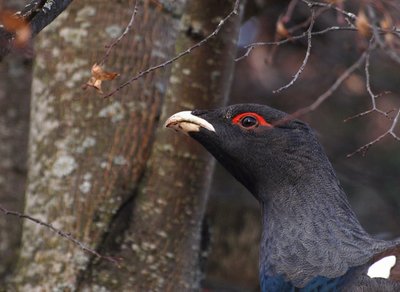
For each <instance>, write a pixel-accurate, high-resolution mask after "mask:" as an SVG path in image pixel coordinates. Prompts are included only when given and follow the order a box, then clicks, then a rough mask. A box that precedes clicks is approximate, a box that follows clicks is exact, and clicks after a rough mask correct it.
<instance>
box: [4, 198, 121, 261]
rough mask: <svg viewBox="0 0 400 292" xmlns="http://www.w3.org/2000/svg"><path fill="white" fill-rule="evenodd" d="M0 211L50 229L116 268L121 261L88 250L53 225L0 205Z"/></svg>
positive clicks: (83, 244) (81, 243) (85, 246)
mask: <svg viewBox="0 0 400 292" xmlns="http://www.w3.org/2000/svg"><path fill="white" fill-rule="evenodd" d="M0 211H1V212H3V213H4V214H5V215H11V216H16V217H19V218H20V219H27V220H29V221H32V222H34V223H36V224H39V225H42V226H44V227H46V228H48V229H50V230H51V231H53V232H54V233H56V234H57V235H58V236H61V237H63V238H65V239H67V240H68V241H70V242H72V243H73V244H75V245H77V246H78V247H79V248H80V249H81V250H83V251H85V252H87V253H90V254H92V255H94V256H96V257H98V258H100V259H105V260H107V261H109V262H111V263H113V264H115V265H117V266H119V264H120V262H121V260H122V259H120V258H114V257H110V256H103V255H101V254H99V253H98V252H97V251H95V250H93V249H91V248H89V247H88V246H87V245H86V244H85V243H83V242H81V241H79V240H78V239H76V238H74V237H73V236H72V235H71V234H69V233H66V232H64V231H62V230H60V229H58V228H56V227H54V226H53V225H51V224H49V223H46V222H44V221H42V220H39V219H37V218H34V217H31V216H29V215H26V214H22V213H19V212H16V211H10V210H8V209H6V208H4V207H3V206H2V205H0Z"/></svg>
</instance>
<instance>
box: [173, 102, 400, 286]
mask: <svg viewBox="0 0 400 292" xmlns="http://www.w3.org/2000/svg"><path fill="white" fill-rule="evenodd" d="M165 126H166V127H169V128H172V129H175V130H177V131H180V132H183V133H185V134H187V135H189V136H190V137H192V138H193V139H194V140H196V141H197V142H199V143H200V144H201V145H203V146H204V147H205V149H206V150H207V151H209V152H210V153H211V154H212V155H213V156H214V157H215V158H216V159H217V160H218V161H219V162H220V163H221V164H222V165H223V166H224V167H225V168H226V169H227V170H228V171H229V172H230V173H231V174H232V175H233V176H234V177H235V178H236V179H237V180H238V181H239V182H241V183H242V184H243V185H244V186H245V187H246V188H247V189H248V190H249V191H250V192H251V193H252V194H253V195H254V197H255V198H256V199H257V200H258V202H259V203H260V205H261V211H262V237H261V242H260V262H259V272H260V276H259V277H260V286H261V290H262V291H400V263H399V262H400V240H393V241H384V240H379V239H375V238H373V237H372V236H371V235H369V234H368V233H367V232H366V231H365V230H364V229H363V227H362V226H361V225H360V223H359V221H358V220H357V218H356V215H355V213H354V212H353V211H352V209H351V206H350V204H349V202H348V200H347V197H346V194H345V192H344V191H343V189H342V187H341V185H340V183H339V181H338V179H337V178H336V174H335V171H334V169H333V168H332V165H331V164H330V162H329V160H328V158H327V156H326V154H325V152H324V150H323V148H322V146H321V144H320V143H319V142H318V140H317V138H316V136H315V134H314V131H313V130H312V129H311V128H310V127H309V126H308V125H307V124H305V123H303V122H301V121H299V120H296V119H288V115H287V114H286V113H284V112H281V111H279V110H276V109H273V108H271V107H268V106H265V105H257V104H238V105H232V106H228V107H224V108H220V109H213V110H194V111H183V112H179V113H176V114H174V115H173V116H171V117H170V118H169V119H168V120H167V121H166V123H165Z"/></svg>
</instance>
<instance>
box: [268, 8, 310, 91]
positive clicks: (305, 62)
mask: <svg viewBox="0 0 400 292" xmlns="http://www.w3.org/2000/svg"><path fill="white" fill-rule="evenodd" d="M314 23H315V10H314V9H312V10H311V21H310V26H309V27H308V30H307V51H306V55H305V57H304V60H303V62H302V64H301V66H300V68H299V70H298V71H297V72H296V74H295V75H294V76H293V78H292V80H291V81H290V82H289V83H288V84H286V85H284V86H282V87H280V88H278V89H276V90H274V91H272V92H273V93H279V92H281V91H282V90H284V89H287V88H289V87H290V86H292V85H293V84H294V83H295V82H296V80H297V79H298V78H299V76H300V74H301V73H302V72H303V71H304V68H305V67H306V65H307V62H308V58H309V57H310V52H311V40H312V33H311V32H312V29H313V26H314Z"/></svg>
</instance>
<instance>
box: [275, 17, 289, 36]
mask: <svg viewBox="0 0 400 292" xmlns="http://www.w3.org/2000/svg"><path fill="white" fill-rule="evenodd" d="M276 37H277V39H285V38H288V37H290V33H289V31H288V30H287V28H286V26H285V24H284V23H283V21H282V18H279V19H278V21H277V22H276Z"/></svg>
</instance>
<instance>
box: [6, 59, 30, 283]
mask: <svg viewBox="0 0 400 292" xmlns="http://www.w3.org/2000/svg"><path fill="white" fill-rule="evenodd" d="M31 68H32V61H31V60H30V59H26V58H24V57H23V56H15V55H14V56H10V58H8V59H7V60H6V61H5V62H3V63H2V64H1V66H0V76H1V78H0V141H1V142H0V204H1V205H2V206H3V207H5V208H7V209H9V210H14V211H19V212H22V210H23V203H24V192H25V181H26V156H27V145H28V129H29V99H30V84H31V76H32V75H31V74H32V70H31ZM21 225H22V224H21V220H19V219H17V218H15V217H11V216H6V215H5V214H3V213H0V259H1V260H0V282H2V279H4V278H5V277H6V276H7V275H9V274H10V272H11V270H12V269H13V268H14V265H15V258H17V256H18V251H19V245H20V237H21Z"/></svg>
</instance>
